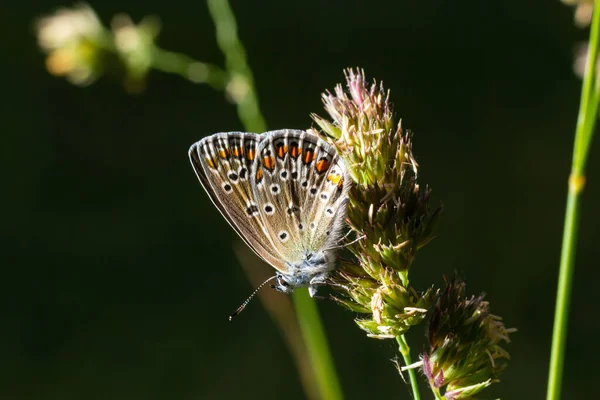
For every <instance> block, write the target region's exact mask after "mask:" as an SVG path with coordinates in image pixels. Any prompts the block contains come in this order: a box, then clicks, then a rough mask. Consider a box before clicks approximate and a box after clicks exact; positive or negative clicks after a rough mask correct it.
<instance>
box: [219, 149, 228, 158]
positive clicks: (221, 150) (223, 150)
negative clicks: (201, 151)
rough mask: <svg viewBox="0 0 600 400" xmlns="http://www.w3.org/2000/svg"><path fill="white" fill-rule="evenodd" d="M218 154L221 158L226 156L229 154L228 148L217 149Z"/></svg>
mask: <svg viewBox="0 0 600 400" xmlns="http://www.w3.org/2000/svg"><path fill="white" fill-rule="evenodd" d="M218 154H219V157H221V158H227V156H228V155H229V149H219V152H218Z"/></svg>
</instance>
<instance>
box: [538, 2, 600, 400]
mask: <svg viewBox="0 0 600 400" xmlns="http://www.w3.org/2000/svg"><path fill="white" fill-rule="evenodd" d="M599 35H600V10H598V8H597V7H595V8H594V14H593V18H592V27H591V29H590V44H589V48H588V59H587V62H586V69H585V74H584V77H583V85H582V90H581V103H580V104H579V116H578V118H577V128H576V131H575V144H574V147H573V161H572V165H571V175H570V176H569V192H568V197H567V209H566V214H565V225H564V230H563V240H562V252H561V257H560V271H559V277H558V289H557V293H556V309H555V314H554V329H553V332H552V354H551V357H550V372H549V376H548V391H547V394H546V399H547V400H558V399H559V398H560V393H561V384H562V376H563V365H564V355H565V344H566V340H567V325H568V317H569V303H570V300H571V287H572V282H573V270H574V264H575V247H576V242H577V228H578V223H579V215H578V213H579V202H580V198H581V193H582V192H583V188H584V186H585V165H586V161H587V156H588V152H589V147H590V143H591V140H592V136H593V133H594V127H595V124H596V119H597V118H598V115H597V114H598V92H597V90H598V89H597V86H596V63H597V59H598V41H599Z"/></svg>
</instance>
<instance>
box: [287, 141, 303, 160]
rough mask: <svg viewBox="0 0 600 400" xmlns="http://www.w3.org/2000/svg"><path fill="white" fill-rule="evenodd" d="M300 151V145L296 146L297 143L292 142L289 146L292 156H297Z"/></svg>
mask: <svg viewBox="0 0 600 400" xmlns="http://www.w3.org/2000/svg"><path fill="white" fill-rule="evenodd" d="M300 153H302V149H300V147H298V144H297V143H293V144H292V145H291V146H290V154H291V156H292V157H294V158H298V156H299V155H300Z"/></svg>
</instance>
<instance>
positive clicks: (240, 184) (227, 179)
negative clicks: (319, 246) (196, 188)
mask: <svg viewBox="0 0 600 400" xmlns="http://www.w3.org/2000/svg"><path fill="white" fill-rule="evenodd" d="M260 138H261V136H259V135H255V134H252V133H243V132H230V133H217V134H214V135H212V136H209V137H206V138H204V139H202V140H201V141H199V142H197V143H195V144H194V145H192V147H191V148H190V150H189V156H190V160H191V162H192V166H193V167H194V170H195V171H196V175H197V176H198V179H199V180H200V182H201V183H202V186H203V187H204V189H205V190H206V191H207V193H208V194H209V196H210V198H211V200H212V202H213V203H214V204H215V205H216V206H217V208H218V209H219V211H220V212H221V214H223V216H224V217H225V219H227V221H228V222H229V224H230V225H231V226H232V227H233V228H234V229H235V231H236V232H237V233H238V234H239V235H240V237H241V238H242V239H243V240H244V241H245V242H246V244H248V245H249V246H250V248H252V249H253V250H254V252H256V253H257V254H258V255H259V256H260V257H262V258H263V259H264V260H265V261H266V262H268V263H269V264H271V265H272V266H273V267H275V268H276V269H278V270H279V271H281V272H283V273H286V272H287V268H286V266H285V265H284V264H283V263H282V261H281V258H280V257H279V255H278V254H277V253H276V252H274V251H273V245H272V242H271V241H270V240H269V238H268V236H267V235H266V229H265V226H264V225H263V223H262V219H261V216H260V210H259V206H260V205H259V204H258V202H257V201H256V199H255V198H254V192H253V189H252V187H251V184H250V182H251V179H253V176H252V175H253V170H254V167H253V164H254V162H255V158H256V156H257V146H258V143H259V140H260Z"/></svg>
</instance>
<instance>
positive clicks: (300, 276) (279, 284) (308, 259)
mask: <svg viewBox="0 0 600 400" xmlns="http://www.w3.org/2000/svg"><path fill="white" fill-rule="evenodd" d="M288 267H289V270H288V271H289V272H288V273H285V274H284V273H281V272H278V273H277V278H276V284H275V285H273V288H274V289H275V290H277V291H279V292H282V293H292V292H293V291H294V289H295V288H297V287H306V286H308V288H309V291H310V293H311V296H312V295H313V294H314V293H315V292H316V287H317V286H319V285H323V284H325V280H326V279H327V276H328V275H329V272H330V271H331V270H332V269H333V267H334V255H333V253H332V252H331V251H328V250H319V251H314V252H307V253H306V254H305V257H304V260H303V261H302V262H300V263H298V264H293V265H288Z"/></svg>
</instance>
